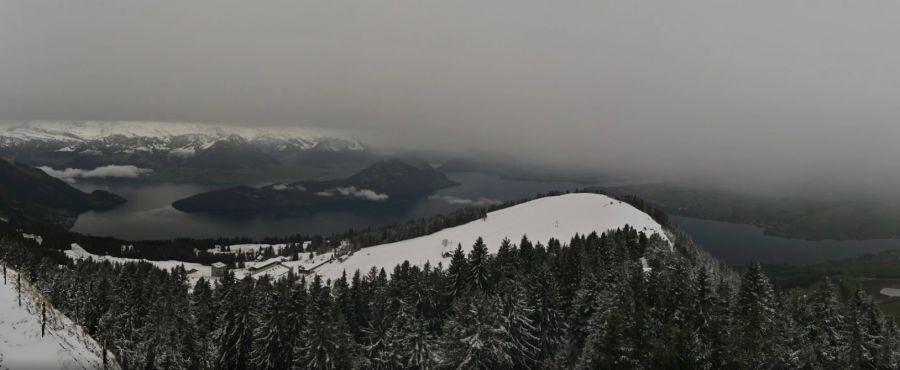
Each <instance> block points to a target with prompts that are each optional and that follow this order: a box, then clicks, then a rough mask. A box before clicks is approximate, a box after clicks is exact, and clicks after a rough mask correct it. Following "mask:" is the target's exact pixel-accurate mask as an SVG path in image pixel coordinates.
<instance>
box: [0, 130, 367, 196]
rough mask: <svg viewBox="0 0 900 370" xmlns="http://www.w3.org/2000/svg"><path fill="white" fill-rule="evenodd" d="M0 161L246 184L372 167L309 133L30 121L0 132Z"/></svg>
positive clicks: (346, 143)
mask: <svg viewBox="0 0 900 370" xmlns="http://www.w3.org/2000/svg"><path fill="white" fill-rule="evenodd" d="M0 157H2V158H4V159H7V160H12V161H15V162H19V163H23V164H26V165H29V166H32V167H41V168H46V169H49V170H51V171H65V170H67V169H72V170H76V171H91V170H94V169H96V168H101V167H109V166H116V167H121V166H134V167H136V168H139V169H140V170H141V171H142V172H143V173H147V174H148V175H146V176H143V178H149V179H155V180H164V181H208V182H221V183H237V184H247V183H251V184H252V183H264V182H272V181H297V180H304V179H311V178H323V177H324V178H329V177H334V176H338V175H343V174H345V173H346V172H349V171H355V170H358V169H360V168H362V167H363V166H365V165H366V164H368V163H370V161H369V158H370V157H371V151H369V150H367V149H366V148H365V147H364V146H363V145H362V144H361V143H360V142H359V141H357V140H355V139H353V138H350V137H348V136H346V135H344V134H341V133H338V132H335V131H330V130H324V129H313V128H301V127H254V126H247V127H234V126H219V125H210V124H197V123H168V122H90V121H68V122H47V121H36V122H17V123H9V124H5V125H0ZM341 171H344V172H341Z"/></svg>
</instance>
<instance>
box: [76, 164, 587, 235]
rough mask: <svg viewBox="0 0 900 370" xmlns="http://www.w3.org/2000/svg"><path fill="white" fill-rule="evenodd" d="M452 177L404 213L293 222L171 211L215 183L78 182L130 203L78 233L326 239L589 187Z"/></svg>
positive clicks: (93, 218)
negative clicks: (309, 236) (450, 184)
mask: <svg viewBox="0 0 900 370" xmlns="http://www.w3.org/2000/svg"><path fill="white" fill-rule="evenodd" d="M448 176H449V177H450V178H451V179H452V180H454V181H456V182H459V183H461V184H462V185H460V186H456V187H452V188H447V189H443V190H440V191H438V192H436V193H435V194H434V195H433V196H432V197H429V198H424V199H421V200H419V201H417V202H415V203H413V204H410V205H408V206H406V207H404V208H402V209H391V210H384V211H379V212H377V213H374V212H365V213H359V212H320V213H315V214H309V215H302V216H292V217H290V218H285V217H274V216H258V217H252V218H241V219H235V218H226V217H217V216H211V215H203V214H190V213H183V212H180V211H178V210H176V209H174V208H172V206H171V203H172V201H174V200H177V199H181V198H184V197H187V196H190V195H194V194H197V193H200V192H204V191H209V190H213V189H217V188H219V187H220V186H216V185H210V184H195V183H190V184H183V183H179V184H165V183H164V184H160V183H142V182H122V181H113V182H96V181H94V182H86V181H85V182H79V183H77V184H75V185H76V186H77V187H78V188H81V189H82V190H85V191H90V190H94V189H104V190H109V191H111V192H113V193H116V194H118V195H121V196H123V197H125V198H126V199H128V203H126V204H124V205H122V206H120V207H117V208H115V209H112V210H108V211H104V212H87V213H84V214H82V215H81V216H80V217H79V218H78V221H77V222H76V223H75V226H74V227H73V228H72V230H73V231H76V232H80V233H85V234H91V235H103V236H114V237H117V238H122V239H131V240H139V239H167V238H174V237H195V238H202V237H217V236H227V237H235V236H245V237H250V238H262V237H266V236H286V235H290V234H327V233H332V232H341V231H346V230H347V229H348V228H356V229H359V228H365V227H369V226H380V225H385V224H390V223H396V222H404V221H409V220H413V219H417V218H421V217H428V216H432V215H436V214H441V213H446V212H449V211H453V210H456V209H460V208H463V207H466V206H468V205H472V204H467V203H466V201H473V202H478V201H479V200H481V201H482V203H480V204H476V205H484V204H485V203H484V202H486V201H491V200H493V201H507V200H516V199H521V198H525V197H532V196H534V195H537V194H539V193H545V192H548V191H553V190H574V189H576V188H583V187H586V186H588V185H585V184H577V183H570V182H543V181H520V180H508V179H502V178H500V177H497V176H494V175H488V174H482V173H470V172H460V173H451V174H448Z"/></svg>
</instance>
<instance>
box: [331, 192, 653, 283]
mask: <svg viewBox="0 0 900 370" xmlns="http://www.w3.org/2000/svg"><path fill="white" fill-rule="evenodd" d="M625 225H629V226H631V227H633V228H635V229H637V230H638V231H643V232H645V233H647V234H648V235H652V234H654V233H655V234H659V235H660V236H661V237H662V238H663V239H665V240H667V241H668V240H669V239H668V237H667V236H666V233H665V232H664V230H663V227H662V226H661V225H659V224H658V223H657V222H656V221H654V220H653V219H652V218H651V217H650V216H649V215H647V214H646V213H644V212H641V211H640V210H638V209H637V208H634V207H632V206H631V205H630V204H628V203H625V202H621V201H618V200H615V199H612V198H610V197H607V196H605V195H601V194H590V193H576V194H565V195H560V196H553V197H545V198H541V199H537V200H533V201H530V202H526V203H522V204H519V205H516V206H513V207H509V208H505V209H501V210H499V211H495V212H491V213H489V214H488V216H487V218H486V219H482V220H476V221H472V222H470V223H467V224H465V225H460V226H457V227H452V228H448V229H444V230H441V231H439V232H437V233H434V234H431V235H427V236H423V237H419V238H415V239H410V240H405V241H401V242H397V243H390V244H382V245H378V246H373V247H368V248H363V249H360V250H358V251H356V253H355V254H354V255H352V256H350V257H348V258H347V259H346V260H345V261H343V262H333V263H329V264H326V265H323V266H322V267H319V268H318V269H316V270H315V273H317V274H319V275H322V276H323V277H327V278H331V279H334V278H337V277H340V276H341V274H343V272H344V271H345V270H346V271H347V273H348V274H351V273H353V272H354V271H356V270H357V269H359V270H360V271H361V272H363V273H365V272H367V271H368V270H370V269H371V268H372V267H376V268H381V267H384V268H385V269H386V270H388V272H390V269H392V268H393V267H394V266H396V265H397V264H400V263H403V261H405V260H408V261H409V262H410V263H412V264H414V265H422V264H424V263H425V262H426V261H429V262H431V264H432V265H435V264H437V263H438V262H443V263H444V266H445V267H446V265H447V263H448V262H449V260H450V258H449V257H443V255H444V254H445V253H446V252H452V251H453V250H454V249H456V245H457V244H458V243H459V244H462V246H463V249H464V250H466V252H468V251H469V250H471V249H472V244H474V243H475V239H477V238H478V237H479V236H480V237H482V238H483V239H484V242H485V244H487V247H488V250H489V251H490V252H491V253H496V252H497V250H498V249H499V247H500V242H501V241H502V240H503V239H504V238H509V239H510V240H512V241H513V243H518V242H519V240H520V239H521V238H522V235H528V238H529V239H530V240H531V241H532V242H535V243H537V242H541V243H547V241H548V240H550V239H551V238H556V239H559V240H560V241H562V242H564V243H565V242H568V240H569V239H570V238H571V237H573V236H575V234H581V235H586V234H590V233H591V232H594V231H596V232H598V233H602V232H605V231H608V230H612V229H617V228H621V227H622V226H625ZM445 241H446V242H445Z"/></svg>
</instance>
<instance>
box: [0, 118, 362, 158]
mask: <svg viewBox="0 0 900 370" xmlns="http://www.w3.org/2000/svg"><path fill="white" fill-rule="evenodd" d="M223 141H245V142H247V143H250V144H252V145H254V146H256V147H259V148H261V149H266V150H271V151H283V150H288V149H299V150H319V151H331V152H341V151H361V150H364V147H363V146H362V144H360V143H359V142H358V141H356V140H354V139H352V138H348V137H344V136H340V135H338V134H335V133H327V132H324V131H322V130H316V129H310V128H298V127H261V128H244V127H229V126H218V125H209V124H196V123H169V122H88V121H66V122H47V121H39V122H19V123H12V124H7V125H3V126H0V147H3V148H11V147H21V146H27V145H40V146H44V147H45V148H50V147H53V148H54V150H55V151H57V152H75V153H86V154H90V153H95V154H108V153H109V152H111V151H112V152H117V153H134V152H164V153H168V154H171V155H177V156H191V155H195V154H197V153H199V152H202V151H204V150H207V149H209V148H211V147H212V146H214V145H215V144H216V143H219V142H223Z"/></svg>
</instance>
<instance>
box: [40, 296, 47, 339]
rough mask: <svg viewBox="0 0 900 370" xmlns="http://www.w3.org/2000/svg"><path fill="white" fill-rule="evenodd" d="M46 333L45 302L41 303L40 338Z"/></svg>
mask: <svg viewBox="0 0 900 370" xmlns="http://www.w3.org/2000/svg"><path fill="white" fill-rule="evenodd" d="M46 333H47V304H46V303H41V338H43V337H44V335H45V334H46Z"/></svg>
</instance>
